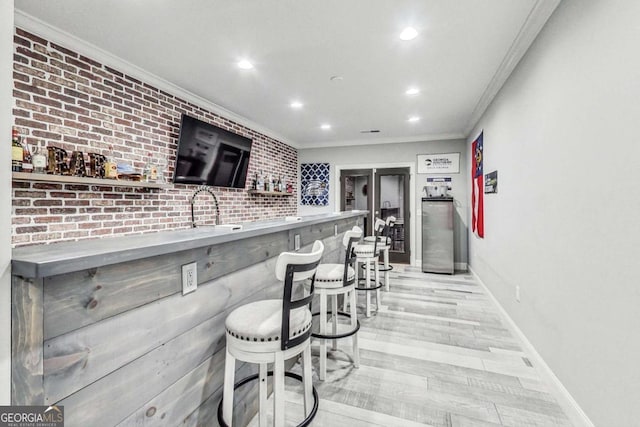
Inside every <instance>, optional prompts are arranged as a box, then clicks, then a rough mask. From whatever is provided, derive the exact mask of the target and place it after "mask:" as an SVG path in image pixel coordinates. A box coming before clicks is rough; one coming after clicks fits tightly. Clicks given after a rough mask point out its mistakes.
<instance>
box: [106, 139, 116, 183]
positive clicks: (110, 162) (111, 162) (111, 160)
mask: <svg viewBox="0 0 640 427" xmlns="http://www.w3.org/2000/svg"><path fill="white" fill-rule="evenodd" d="M104 177H105V178H109V179H118V165H117V163H116V158H115V156H114V154H113V146H112V145H110V146H109V154H108V155H107V161H106V162H104Z"/></svg>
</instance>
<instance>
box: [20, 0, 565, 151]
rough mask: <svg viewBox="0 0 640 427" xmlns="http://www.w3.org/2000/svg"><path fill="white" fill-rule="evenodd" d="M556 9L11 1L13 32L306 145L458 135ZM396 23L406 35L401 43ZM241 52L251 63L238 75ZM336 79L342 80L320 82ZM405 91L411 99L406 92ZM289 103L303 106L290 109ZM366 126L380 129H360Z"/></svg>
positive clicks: (427, 2)
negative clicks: (46, 40) (43, 38)
mask: <svg viewBox="0 0 640 427" xmlns="http://www.w3.org/2000/svg"><path fill="white" fill-rule="evenodd" d="M558 2H559V0H483V1H480V0H454V1H446V0H393V1H391V0H243V1H238V0H102V1H87V0H47V1H43V0H15V7H16V25H25V26H31V27H33V28H26V29H27V30H38V29H40V31H39V32H43V31H44V30H43V29H44V28H47V31H49V30H51V28H50V27H49V26H52V27H55V28H54V29H56V31H57V30H61V31H62V32H61V33H60V34H62V36H61V35H58V38H64V39H65V40H66V41H69V40H74V39H75V38H77V39H80V40H83V41H84V43H89V44H90V45H93V46H89V48H95V47H97V48H98V49H94V51H95V52H98V51H100V52H102V53H104V54H105V55H106V56H107V57H108V56H109V55H113V56H114V57H117V58H116V59H117V60H118V61H120V60H123V61H125V62H126V63H128V64H126V65H128V66H132V69H133V70H136V69H137V68H136V67H139V68H140V69H142V70H146V72H149V73H151V74H153V75H155V76H157V77H158V79H157V80H158V81H159V82H160V83H159V84H160V85H162V84H164V83H166V84H167V85H169V86H171V85H175V86H178V87H180V88H182V89H184V90H185V91H187V92H189V95H193V99H196V100H201V101H205V102H207V103H212V104H215V107H216V108H217V109H218V111H221V112H223V113H228V114H226V115H229V114H230V115H231V116H232V117H231V118H234V119H238V118H239V119H240V120H239V121H241V122H244V124H249V125H257V126H258V129H259V130H262V131H265V133H268V134H270V135H272V136H276V137H279V138H280V139H283V140H284V141H285V142H288V143H291V144H292V145H294V146H296V147H299V148H305V147H312V146H331V145H344V144H359V143H371V142H402V141H419V140H433V139H443V138H461V137H465V136H466V135H467V133H468V132H469V131H470V129H471V127H472V126H473V125H474V124H475V121H477V119H478V118H479V116H480V114H481V113H482V112H483V111H484V109H485V108H486V106H487V105H488V104H489V102H490V101H491V99H492V98H493V96H494V95H495V93H496V92H497V90H498V89H499V87H500V86H501V85H502V83H503V82H504V80H505V79H506V77H507V76H508V74H509V73H510V72H511V71H512V69H513V67H515V65H516V63H517V61H518V60H519V59H520V57H521V56H522V54H523V53H524V52H525V51H526V49H527V48H528V47H529V45H530V43H531V41H532V40H533V38H534V37H535V35H536V34H537V33H538V31H539V29H540V28H541V27H542V25H543V24H544V22H546V20H547V19H548V17H549V15H550V14H551V12H552V11H553V9H554V8H555V6H556V5H557V3H558ZM32 18H35V20H34V19H32ZM40 21H42V22H40ZM36 23H37V25H36ZM406 26H413V27H414V28H416V29H417V30H418V32H419V35H418V37H417V38H415V39H414V40H412V41H402V40H400V39H399V38H398V35H399V33H400V32H401V30H402V29H403V28H404V27H406ZM34 32H35V31H34ZM46 35H48V36H50V38H51V34H46ZM53 37H56V36H53ZM54 41H58V42H60V40H54ZM75 42H77V40H75ZM71 48H73V46H72V47H71ZM86 48H87V45H86V44H85V49H86ZM105 55H103V56H105ZM94 57H95V55H94ZM118 58H119V59H118ZM241 58H249V59H250V60H251V61H252V62H253V63H254V64H255V68H254V69H253V70H240V69H239V68H238V67H237V65H236V63H237V61H238V60H239V59H241ZM116 59H114V58H111V62H113V61H115V60H116ZM107 60H108V59H107ZM108 65H111V66H117V65H119V64H108ZM120 65H121V64H120ZM130 74H131V73H130ZM336 75H337V76H341V77H342V80H337V81H330V77H331V76H336ZM410 86H415V87H418V88H420V90H421V93H420V94H419V95H416V96H412V97H410V96H407V95H405V93H404V92H405V91H406V90H407V88H409V87H410ZM171 87H174V86H171ZM174 88H175V87H174ZM174 92H175V91H174ZM178 95H180V94H178ZM293 100H299V101H301V102H302V103H304V106H303V108H302V109H300V110H293V109H292V108H290V106H289V104H290V102H291V101H293ZM409 116H419V117H420V121H419V122H416V123H409V122H408V121H407V119H408V118H409ZM322 123H330V124H331V125H332V128H331V130H329V131H326V130H322V129H320V125H321V124H322ZM370 129H379V130H380V132H379V133H376V134H363V133H361V131H362V130H370Z"/></svg>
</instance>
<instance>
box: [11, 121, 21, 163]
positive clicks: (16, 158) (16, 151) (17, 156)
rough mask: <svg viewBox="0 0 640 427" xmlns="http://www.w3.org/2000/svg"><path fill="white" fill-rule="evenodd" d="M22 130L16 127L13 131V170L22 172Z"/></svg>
mask: <svg viewBox="0 0 640 427" xmlns="http://www.w3.org/2000/svg"><path fill="white" fill-rule="evenodd" d="M20 139H21V138H20V132H18V129H17V128H16V127H14V128H13V130H12V132H11V171H12V172H22V160H23V156H24V153H23V151H22V144H21V143H20Z"/></svg>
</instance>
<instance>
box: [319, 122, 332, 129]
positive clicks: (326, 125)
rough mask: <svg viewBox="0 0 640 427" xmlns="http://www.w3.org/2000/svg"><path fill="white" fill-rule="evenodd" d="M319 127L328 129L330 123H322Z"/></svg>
mask: <svg viewBox="0 0 640 427" xmlns="http://www.w3.org/2000/svg"><path fill="white" fill-rule="evenodd" d="M320 129H322V130H329V129H331V125H330V124H329V123H323V124H321V125H320Z"/></svg>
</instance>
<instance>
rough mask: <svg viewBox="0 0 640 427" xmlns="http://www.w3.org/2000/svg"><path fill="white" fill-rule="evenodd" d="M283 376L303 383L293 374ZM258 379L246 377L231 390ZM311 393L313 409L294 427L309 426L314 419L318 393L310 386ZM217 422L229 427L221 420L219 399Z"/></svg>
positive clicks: (271, 373)
mask: <svg viewBox="0 0 640 427" xmlns="http://www.w3.org/2000/svg"><path fill="white" fill-rule="evenodd" d="M267 376H273V371H269V372H267ZM284 376H285V377H289V378H293V379H295V380H298V381H300V382H302V381H303V379H302V377H301V376H300V375H298V374H294V373H293V372H285V373H284ZM258 378H259V374H253V375H249V376H248V377H246V378H243V379H241V380H240V381H238V382H237V383H235V384H234V385H233V389H234V390H235V389H237V388H238V387H242V386H243V385H245V384H246V383H248V382H250V381H253V380H257V379H258ZM311 391H312V392H313V408H311V412H310V413H309V415H308V416H307V418H305V419H304V420H302V422H301V423H300V424H298V425H297V426H296V427H306V426H308V425H309V424H311V421H312V420H313V419H314V418H315V416H316V413H317V412H318V391H317V390H316V388H315V387H314V386H311ZM218 422H219V423H220V426H221V427H229V425H228V424H227V423H226V422H225V421H224V419H223V418H222V399H220V403H219V404H218Z"/></svg>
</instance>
